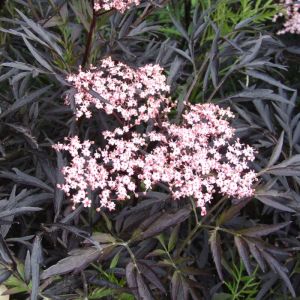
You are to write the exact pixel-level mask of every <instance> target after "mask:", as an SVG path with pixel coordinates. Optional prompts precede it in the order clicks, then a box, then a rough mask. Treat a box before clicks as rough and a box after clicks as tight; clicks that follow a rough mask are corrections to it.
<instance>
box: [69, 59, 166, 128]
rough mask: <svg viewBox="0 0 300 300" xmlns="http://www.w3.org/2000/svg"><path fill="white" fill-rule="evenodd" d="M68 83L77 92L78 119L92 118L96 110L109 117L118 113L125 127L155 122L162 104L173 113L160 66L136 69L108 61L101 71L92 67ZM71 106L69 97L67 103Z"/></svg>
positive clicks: (70, 79) (73, 76)
mask: <svg viewBox="0 0 300 300" xmlns="http://www.w3.org/2000/svg"><path fill="white" fill-rule="evenodd" d="M67 80H68V82H70V83H71V84H72V85H73V86H74V87H75V89H76V94H75V99H74V100H75V106H76V116H77V118H80V117H81V116H83V115H84V116H85V117H86V118H90V117H91V116H92V108H93V107H95V108H96V109H102V110H104V111H105V113H106V114H112V113H114V112H115V113H118V114H119V115H120V116H121V117H122V118H123V120H124V122H125V124H140V123H141V122H147V121H148V120H149V119H152V118H155V117H156V116H157V115H158V113H159V111H160V108H161V106H162V104H164V105H165V107H166V110H167V111H168V110H169V109H170V103H169V99H168V98H167V97H166V96H165V94H166V92H168V91H169V86H168V85H167V84H166V83H165V82H166V77H165V76H164V75H163V74H162V68H161V67H160V66H158V65H146V66H144V67H141V68H138V69H133V68H130V67H129V66H127V65H125V64H123V63H121V62H114V61H113V60H112V59H111V58H110V57H109V58H106V59H104V60H102V62H101V64H100V66H99V67H93V66H91V68H90V70H89V71H87V72H84V71H82V70H79V73H78V74H72V75H70V76H69V77H68V78H67ZM95 94H96V95H97V96H98V97H95ZM70 102H71V100H70V97H67V98H66V100H65V103H66V104H70ZM167 111H166V112H167Z"/></svg>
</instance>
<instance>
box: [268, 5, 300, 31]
mask: <svg viewBox="0 0 300 300" xmlns="http://www.w3.org/2000/svg"><path fill="white" fill-rule="evenodd" d="M280 3H281V4H282V5H283V7H284V13H279V14H277V15H275V16H274V18H273V21H274V22H276V21H277V19H278V18H279V17H283V18H284V20H285V21H284V23H283V27H284V28H283V29H282V30H280V31H278V32H277V34H285V33H296V34H300V11H299V9H300V2H299V1H298V0H280Z"/></svg>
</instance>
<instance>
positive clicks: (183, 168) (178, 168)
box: [54, 58, 256, 215]
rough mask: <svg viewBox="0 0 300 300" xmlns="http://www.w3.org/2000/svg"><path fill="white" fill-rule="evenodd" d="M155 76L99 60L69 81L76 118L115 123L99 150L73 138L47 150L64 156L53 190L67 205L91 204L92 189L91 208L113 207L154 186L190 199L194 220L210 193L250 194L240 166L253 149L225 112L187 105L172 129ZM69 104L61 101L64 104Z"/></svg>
mask: <svg viewBox="0 0 300 300" xmlns="http://www.w3.org/2000/svg"><path fill="white" fill-rule="evenodd" d="M162 72H163V70H162V69H161V68H160V67H159V66H157V65H146V66H144V67H141V68H137V69H133V68H130V67H129V66H126V65H124V64H123V63H119V62H114V61H112V60H111V58H107V59H104V60H103V61H102V62H101V63H100V65H99V67H91V68H90V70H88V71H86V72H84V71H82V70H80V71H79V73H78V74H75V75H70V76H69V78H68V81H69V82H70V83H71V84H72V85H73V86H74V87H75V89H76V94H75V96H74V101H75V107H76V116H77V118H79V117H81V116H85V117H88V118H90V117H91V116H92V111H93V109H96V110H97V109H100V110H102V111H104V112H105V113H106V114H108V115H111V117H112V118H115V117H116V116H117V118H118V120H119V121H121V123H120V124H122V125H120V127H117V128H114V129H113V130H112V131H105V132H102V133H99V134H102V135H103V137H104V140H105V141H106V145H105V146H104V147H102V148H100V147H97V146H96V145H95V144H94V142H93V141H88V140H85V141H80V139H79V137H77V136H75V137H72V138H68V139H66V141H65V143H62V144H60V143H59V144H56V145H55V146H54V148H55V149H56V150H58V151H67V152H68V153H69V154H70V157H71V160H70V163H69V165H68V166H66V167H64V168H63V169H62V172H63V174H64V177H65V183H64V184H62V185H59V188H61V189H62V190H63V191H64V192H65V193H66V194H67V195H68V196H69V197H70V198H71V200H72V201H73V203H74V207H75V206H76V204H79V203H83V205H84V206H85V207H89V206H91V199H90V198H89V193H90V191H94V192H96V193H97V195H99V197H98V199H99V200H98V201H99V204H98V206H99V209H101V208H103V207H106V208H108V209H109V210H113V209H115V204H116V202H118V201H124V200H126V199H129V198H130V197H138V194H139V193H141V192H146V191H148V190H153V189H155V188H156V186H157V184H159V183H161V184H165V185H166V186H167V187H168V188H169V190H170V193H171V196H172V198H173V199H174V200H176V199H183V198H187V197H191V198H193V199H194V200H195V202H196V205H197V206H198V207H200V208H201V213H202V215H204V214H205V213H206V204H207V203H209V202H210V201H211V200H212V198H213V196H214V194H216V193H218V194H222V195H228V196H232V197H237V198H243V197H249V196H251V195H252V194H253V189H252V184H253V182H254V180H255V178H256V175H255V173H254V172H253V171H252V170H251V169H249V166H248V163H249V162H250V161H253V160H254V151H253V148H251V147H250V146H248V145H244V144H242V143H240V141H239V139H237V138H236V137H235V132H234V129H233V128H232V127H231V125H230V119H231V118H233V114H232V113H231V111H230V110H229V109H223V108H220V107H219V106H217V105H214V104H196V105H188V104H187V105H186V109H185V112H184V114H183V116H182V121H181V123H180V124H173V123H172V122H171V121H170V120H169V118H168V112H169V111H170V110H171V109H172V104H171V103H172V102H171V100H170V98H169V97H168V91H169V87H168V86H167V84H166V77H165V76H164V75H163V73H162ZM91 90H92V91H94V92H96V93H97V94H96V96H97V97H96V96H93V95H95V93H91ZM70 101H71V99H69V98H67V99H66V104H69V103H70ZM149 123H151V126H147V124H149ZM143 128H144V129H143ZM146 128H147V129H146Z"/></svg>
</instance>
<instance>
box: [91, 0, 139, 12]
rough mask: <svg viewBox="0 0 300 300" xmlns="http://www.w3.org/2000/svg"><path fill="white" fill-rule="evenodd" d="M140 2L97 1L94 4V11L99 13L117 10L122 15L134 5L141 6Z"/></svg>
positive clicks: (133, 0) (130, 0)
mask: <svg viewBox="0 0 300 300" xmlns="http://www.w3.org/2000/svg"><path fill="white" fill-rule="evenodd" d="M139 4H140V0H96V1H95V4H94V9H95V10H96V11H99V10H101V9H103V10H111V9H116V10H118V11H119V12H121V13H124V12H125V10H127V9H129V8H130V7H131V6H132V5H139Z"/></svg>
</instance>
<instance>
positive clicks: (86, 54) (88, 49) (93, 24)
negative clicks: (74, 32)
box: [82, 0, 97, 67]
mask: <svg viewBox="0 0 300 300" xmlns="http://www.w3.org/2000/svg"><path fill="white" fill-rule="evenodd" d="M92 5H93V18H92V21H91V25H90V30H89V33H88V37H87V41H86V46H85V52H84V56H83V60H82V66H83V67H85V65H86V64H87V62H88V60H89V56H90V52H91V48H92V41H93V34H94V30H95V27H96V21H97V13H96V11H95V9H94V0H92Z"/></svg>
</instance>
